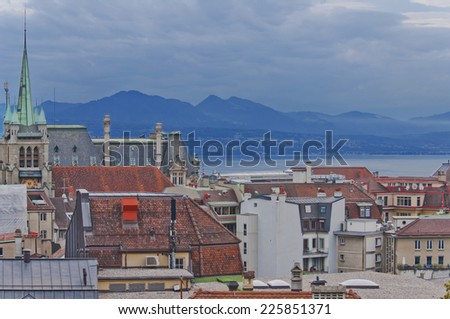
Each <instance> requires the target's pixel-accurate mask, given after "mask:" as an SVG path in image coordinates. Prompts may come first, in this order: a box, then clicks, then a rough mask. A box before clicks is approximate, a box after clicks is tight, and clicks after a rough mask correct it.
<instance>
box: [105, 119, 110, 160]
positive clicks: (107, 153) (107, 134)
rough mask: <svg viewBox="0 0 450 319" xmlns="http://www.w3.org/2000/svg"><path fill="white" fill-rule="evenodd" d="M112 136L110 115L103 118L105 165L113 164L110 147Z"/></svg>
mask: <svg viewBox="0 0 450 319" xmlns="http://www.w3.org/2000/svg"><path fill="white" fill-rule="evenodd" d="M110 138H111V119H110V116H109V115H105V117H104V118H103V139H104V143H103V153H104V156H105V160H104V165H105V166H111V151H110V148H109V141H110Z"/></svg>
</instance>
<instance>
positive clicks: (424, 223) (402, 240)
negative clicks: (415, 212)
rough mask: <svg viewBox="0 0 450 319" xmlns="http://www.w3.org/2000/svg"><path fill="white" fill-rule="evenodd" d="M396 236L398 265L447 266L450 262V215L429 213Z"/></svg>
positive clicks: (399, 231) (398, 266)
mask: <svg viewBox="0 0 450 319" xmlns="http://www.w3.org/2000/svg"><path fill="white" fill-rule="evenodd" d="M393 238H394V247H395V258H394V260H393V262H394V263H395V264H394V267H393V268H395V269H398V268H402V267H404V266H407V265H409V266H412V265H415V266H416V267H422V268H447V267H448V266H449V264H450V217H449V216H448V215H442V216H427V217H422V218H418V219H416V220H415V221H414V222H412V223H410V224H409V225H407V226H405V227H403V228H402V229H400V230H398V231H397V232H396V233H395V235H394V236H393Z"/></svg>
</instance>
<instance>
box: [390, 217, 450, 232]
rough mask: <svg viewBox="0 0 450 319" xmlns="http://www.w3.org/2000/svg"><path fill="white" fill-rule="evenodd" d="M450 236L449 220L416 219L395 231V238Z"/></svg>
mask: <svg viewBox="0 0 450 319" xmlns="http://www.w3.org/2000/svg"><path fill="white" fill-rule="evenodd" d="M442 235H445V236H450V218H418V219H416V220H415V221H413V222H412V223H410V224H408V225H406V226H405V227H403V228H401V229H400V230H398V231H397V236H442Z"/></svg>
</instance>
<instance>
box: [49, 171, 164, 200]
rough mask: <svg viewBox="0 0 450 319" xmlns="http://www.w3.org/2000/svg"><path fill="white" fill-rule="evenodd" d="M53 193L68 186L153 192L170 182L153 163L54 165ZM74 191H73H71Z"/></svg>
mask: <svg viewBox="0 0 450 319" xmlns="http://www.w3.org/2000/svg"><path fill="white" fill-rule="evenodd" d="M52 176H53V183H54V184H55V197H60V196H62V194H63V193H64V190H65V188H66V191H67V189H68V188H72V189H73V190H76V189H82V188H84V189H86V190H88V191H89V192H157V193H160V192H162V191H163V190H164V188H166V187H170V186H172V183H171V182H170V181H169V180H168V179H167V177H166V176H164V174H163V173H161V171H160V170H159V169H157V168H156V167H153V166H127V167H125V166H112V167H104V166H71V167H63V166H56V167H54V168H53V172H52ZM72 195H75V194H72Z"/></svg>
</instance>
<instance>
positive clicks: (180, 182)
mask: <svg viewBox="0 0 450 319" xmlns="http://www.w3.org/2000/svg"><path fill="white" fill-rule="evenodd" d="M183 184H184V178H183V175H182V174H180V175H179V176H178V185H183Z"/></svg>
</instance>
